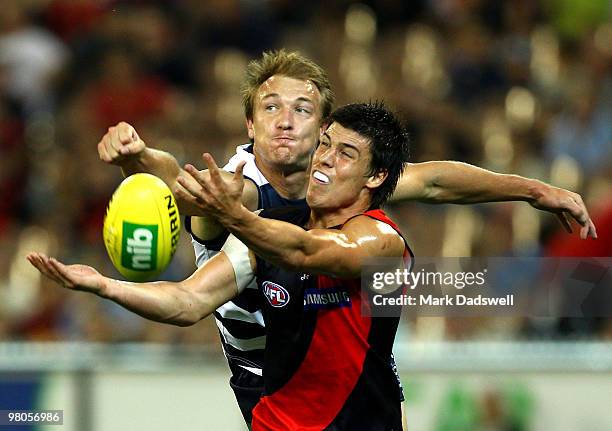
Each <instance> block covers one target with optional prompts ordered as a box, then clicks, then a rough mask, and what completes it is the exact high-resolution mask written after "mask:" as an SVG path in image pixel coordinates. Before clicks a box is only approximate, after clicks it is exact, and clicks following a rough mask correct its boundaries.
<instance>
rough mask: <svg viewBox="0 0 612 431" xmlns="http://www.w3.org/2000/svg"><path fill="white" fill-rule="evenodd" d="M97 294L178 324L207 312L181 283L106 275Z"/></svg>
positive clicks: (192, 321) (134, 310)
mask: <svg viewBox="0 0 612 431" xmlns="http://www.w3.org/2000/svg"><path fill="white" fill-rule="evenodd" d="M98 295H99V296H101V297H103V298H106V299H110V300H111V301H113V302H116V303H117V304H119V305H121V306H122V307H124V308H126V309H128V310H130V311H132V312H134V313H136V314H138V315H140V316H142V317H144V318H146V319H149V320H153V321H156V322H161V323H169V324H172V325H177V326H189V325H193V324H194V323H196V322H198V321H199V320H201V319H202V318H203V317H204V316H205V315H206V314H207V313H206V312H205V310H202V309H201V307H200V306H196V301H195V297H194V295H193V294H191V292H189V290H188V289H186V288H184V287H183V285H182V283H171V282H166V281H157V282H150V283H131V282H127V281H119V280H114V279H110V278H109V279H107V281H106V283H105V284H104V288H103V289H102V290H101V291H100V292H99V293H98ZM213 310H214V308H211V309H210V311H209V313H212V311H213ZM209 313H208V314H209Z"/></svg>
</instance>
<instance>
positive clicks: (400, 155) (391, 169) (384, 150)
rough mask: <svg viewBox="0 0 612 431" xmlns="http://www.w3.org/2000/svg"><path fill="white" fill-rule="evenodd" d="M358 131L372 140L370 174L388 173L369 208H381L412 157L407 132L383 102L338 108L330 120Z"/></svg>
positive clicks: (353, 104)
mask: <svg viewBox="0 0 612 431" xmlns="http://www.w3.org/2000/svg"><path fill="white" fill-rule="evenodd" d="M333 122H336V123H338V124H340V125H341V126H342V127H345V128H347V129H350V130H353V131H354V132H357V133H359V134H360V135H361V136H363V137H364V138H367V139H368V140H369V141H370V149H371V152H372V160H371V162H370V172H369V173H368V175H375V174H377V173H379V172H386V173H387V178H385V181H384V182H383V183H382V184H381V185H380V186H379V187H377V188H376V189H375V190H374V193H373V194H372V201H371V203H370V208H379V207H380V206H381V205H383V204H384V203H385V202H386V201H387V200H388V199H389V197H391V195H392V194H393V191H394V190H395V186H397V181H398V180H399V177H400V176H401V174H402V172H403V170H404V167H405V166H406V163H407V162H408V156H409V139H408V132H407V131H406V128H405V127H404V125H403V124H402V122H401V121H400V120H399V119H398V117H397V116H396V115H395V114H394V113H393V112H391V111H390V110H389V109H387V108H386V107H385V105H384V103H383V102H378V101H377V102H368V103H352V104H350V105H345V106H343V107H341V108H338V109H336V110H335V111H334V112H332V114H331V115H330V117H329V123H328V124H332V123H333Z"/></svg>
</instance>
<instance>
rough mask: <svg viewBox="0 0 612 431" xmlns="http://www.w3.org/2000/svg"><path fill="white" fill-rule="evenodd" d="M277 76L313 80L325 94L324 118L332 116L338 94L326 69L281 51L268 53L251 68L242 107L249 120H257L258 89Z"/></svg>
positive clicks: (322, 117) (322, 113) (243, 94)
mask: <svg viewBox="0 0 612 431" xmlns="http://www.w3.org/2000/svg"><path fill="white" fill-rule="evenodd" d="M274 75H282V76H286V77H288V78H293V79H299V80H302V81H306V80H310V81H312V82H313V83H314V84H315V85H316V86H317V88H318V89H319V93H321V119H322V120H323V119H325V118H327V117H328V116H329V113H330V112H331V110H332V106H333V104H334V93H333V92H332V89H331V84H330V82H329V78H328V77H327V73H325V70H323V68H322V67H321V66H319V65H318V64H316V63H315V62H314V61H312V60H310V59H308V58H306V57H304V56H303V55H301V54H300V53H299V52H295V51H291V52H290V51H286V50H284V49H281V50H279V51H266V52H264V53H263V55H262V56H261V57H260V58H258V59H256V60H252V61H251V62H250V63H249V65H248V66H247V70H246V79H245V80H244V83H243V84H242V106H243V108H244V115H245V116H246V118H247V119H249V120H250V119H252V118H253V105H254V103H253V102H254V99H255V95H256V94H257V90H259V87H260V86H261V84H263V83H264V82H266V80H267V79H268V78H270V77H271V76H274Z"/></svg>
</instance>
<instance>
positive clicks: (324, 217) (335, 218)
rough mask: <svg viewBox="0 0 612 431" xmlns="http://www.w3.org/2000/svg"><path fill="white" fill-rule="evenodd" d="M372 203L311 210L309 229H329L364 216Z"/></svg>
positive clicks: (359, 202) (365, 202) (356, 203)
mask: <svg viewBox="0 0 612 431" xmlns="http://www.w3.org/2000/svg"><path fill="white" fill-rule="evenodd" d="M369 204H370V201H369V200H366V201H361V200H360V201H358V202H355V203H354V204H353V205H350V206H349V207H345V208H333V209H328V208H311V210H310V219H309V220H308V224H307V225H306V227H307V228H308V229H329V228H332V227H335V226H340V225H343V224H344V223H346V221H347V220H349V219H351V218H353V217H355V216H358V215H360V214H363V213H364V212H366V211H367V210H368V208H369Z"/></svg>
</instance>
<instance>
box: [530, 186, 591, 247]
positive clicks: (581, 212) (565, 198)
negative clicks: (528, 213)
mask: <svg viewBox="0 0 612 431" xmlns="http://www.w3.org/2000/svg"><path fill="white" fill-rule="evenodd" d="M546 186H547V187H546V189H545V190H544V191H543V192H542V193H541V195H540V196H539V197H538V198H537V199H535V200H533V201H530V202H529V203H530V204H531V206H533V207H534V208H537V209H539V210H544V211H550V212H553V213H555V214H557V217H559V220H560V221H561V224H562V225H563V227H564V228H565V230H567V231H568V232H569V233H572V227H571V224H570V220H569V219H568V215H569V216H570V217H571V218H573V219H574V220H576V222H578V224H580V226H581V228H580V238H582V239H586V238H588V237H589V236H590V237H591V238H593V239H595V238H597V230H596V229H595V224H594V223H593V221H592V220H591V217H590V216H589V212H588V211H587V208H586V205H585V204H584V202H583V200H582V197H581V196H580V195H579V194H578V193H574V192H570V191H569V190H564V189H560V188H558V187H554V186H551V185H548V184H547V185H546Z"/></svg>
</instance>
